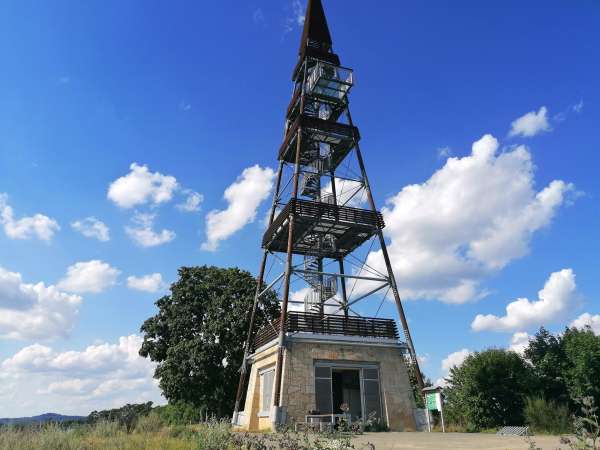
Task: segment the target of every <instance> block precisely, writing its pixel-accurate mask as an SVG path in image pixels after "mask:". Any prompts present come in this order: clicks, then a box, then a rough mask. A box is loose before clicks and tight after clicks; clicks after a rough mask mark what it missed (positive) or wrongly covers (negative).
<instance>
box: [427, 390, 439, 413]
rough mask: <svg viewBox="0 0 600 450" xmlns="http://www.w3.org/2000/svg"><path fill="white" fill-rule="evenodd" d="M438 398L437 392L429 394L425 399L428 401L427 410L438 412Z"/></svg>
mask: <svg viewBox="0 0 600 450" xmlns="http://www.w3.org/2000/svg"><path fill="white" fill-rule="evenodd" d="M436 397H437V394H436V393H435V392H432V393H430V394H427V396H426V397H425V398H426V399H427V409H428V410H429V411H437V409H438V407H437V400H436Z"/></svg>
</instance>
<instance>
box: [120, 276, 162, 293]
mask: <svg viewBox="0 0 600 450" xmlns="http://www.w3.org/2000/svg"><path fill="white" fill-rule="evenodd" d="M164 286H165V284H164V283H163V279H162V275H161V274H160V273H152V274H150V275H144V276H141V277H135V276H130V277H127V287H128V288H130V289H135V290H137V291H145V292H158V291H159V290H161V289H163V288H164Z"/></svg>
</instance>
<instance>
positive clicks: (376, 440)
mask: <svg viewBox="0 0 600 450" xmlns="http://www.w3.org/2000/svg"><path fill="white" fill-rule="evenodd" d="M533 439H534V441H535V442H536V445H537V447H538V448H541V449H543V450H567V449H568V446H565V445H563V446H561V445H560V437H558V436H534V437H533ZM353 442H356V443H366V442H371V443H373V444H375V449H376V450H396V449H398V450H407V449H411V450H413V449H414V450H417V449H418V450H488V449H489V450H527V449H529V446H528V444H527V442H525V439H524V438H522V437H517V436H496V435H495V434H478V433H393V432H392V433H365V434H364V435H362V436H358V437H357V438H356V439H354V440H353Z"/></svg>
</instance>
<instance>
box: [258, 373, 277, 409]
mask: <svg viewBox="0 0 600 450" xmlns="http://www.w3.org/2000/svg"><path fill="white" fill-rule="evenodd" d="M267 374H272V378H271V392H270V393H269V405H268V406H267V410H265V394H266V391H265V375H267ZM258 377H259V385H258V387H259V390H260V399H259V402H260V407H259V411H258V417H269V416H270V415H271V406H272V405H271V404H272V403H273V387H274V386H275V367H265V368H264V369H260V370H259V371H258Z"/></svg>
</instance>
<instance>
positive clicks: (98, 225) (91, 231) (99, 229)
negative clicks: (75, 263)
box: [71, 217, 110, 242]
mask: <svg viewBox="0 0 600 450" xmlns="http://www.w3.org/2000/svg"><path fill="white" fill-rule="evenodd" d="M71 228H73V229H74V230H75V231H79V232H80V233H81V234H83V235H84V236H85V237H88V238H94V239H98V240H99V241H101V242H107V241H110V233H109V230H108V226H106V224H105V223H104V222H102V221H101V220H98V219H96V218H95V217H86V218H85V219H82V220H76V221H75V222H73V223H71Z"/></svg>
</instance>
